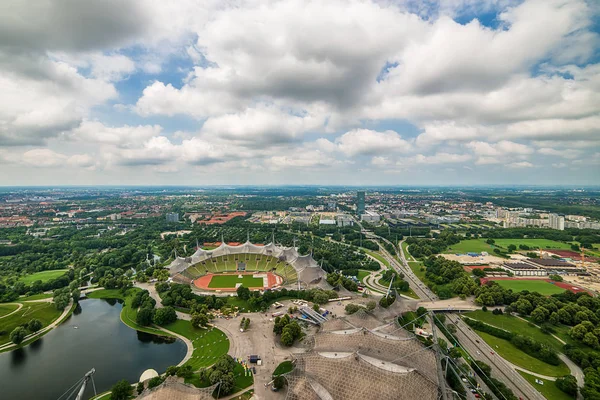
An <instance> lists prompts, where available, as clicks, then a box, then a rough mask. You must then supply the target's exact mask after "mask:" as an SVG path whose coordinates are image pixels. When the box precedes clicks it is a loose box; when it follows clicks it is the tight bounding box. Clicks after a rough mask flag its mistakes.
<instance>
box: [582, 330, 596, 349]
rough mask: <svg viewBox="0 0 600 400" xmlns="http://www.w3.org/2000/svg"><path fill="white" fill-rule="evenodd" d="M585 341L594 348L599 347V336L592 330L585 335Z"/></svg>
mask: <svg viewBox="0 0 600 400" xmlns="http://www.w3.org/2000/svg"><path fill="white" fill-rule="evenodd" d="M583 343H585V344H587V345H588V346H590V347H593V348H594V349H597V348H598V338H597V337H596V335H594V334H593V333H592V332H588V333H586V334H585V336H584V337H583Z"/></svg>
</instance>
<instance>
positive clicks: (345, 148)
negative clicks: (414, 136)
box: [335, 129, 412, 156]
mask: <svg viewBox="0 0 600 400" xmlns="http://www.w3.org/2000/svg"><path fill="white" fill-rule="evenodd" d="M335 143H336V144H337V145H338V148H339V150H340V151H341V152H343V153H344V154H346V155H348V156H356V155H359V154H360V155H375V154H380V153H389V152H398V153H408V152H410V151H411V150H412V145H411V144H410V143H409V142H407V141H406V140H404V139H402V137H401V136H400V135H399V134H398V133H396V132H394V131H385V132H377V131H373V130H369V129H355V130H352V131H350V132H346V133H344V134H343V135H342V136H340V137H339V138H337V139H336V141H335Z"/></svg>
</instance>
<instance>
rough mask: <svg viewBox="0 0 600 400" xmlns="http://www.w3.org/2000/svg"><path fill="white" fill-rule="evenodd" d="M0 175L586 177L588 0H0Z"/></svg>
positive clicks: (596, 96) (593, 8) (42, 180)
mask: <svg viewBox="0 0 600 400" xmlns="http://www.w3.org/2000/svg"><path fill="white" fill-rule="evenodd" d="M0 93H1V95H0V172H1V173H0V184H1V185H43V184H189V185H211V184H257V183H265V184H283V183H288V184H356V185H369V184H371V185H373V184H393V185H404V184H411V185H413V184H424V185H426V184H435V185H438V184H511V183H514V184H600V3H598V2H597V0H587V1H586V0H531V1H529V0H526V1H513V0H479V1H478V0H440V1H436V0H427V1H422V0H397V1H395V0H380V1H352V0H344V1H338V0H327V1H308V0H282V1H269V0H248V1H244V0H227V1H225V0H202V1H200V0H178V1H164V0H156V1H152V0H145V1H142V0H138V1H135V0H98V1H94V2H90V1H80V0H39V1H25V0H4V1H2V2H0Z"/></svg>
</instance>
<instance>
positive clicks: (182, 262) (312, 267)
mask: <svg viewBox="0 0 600 400" xmlns="http://www.w3.org/2000/svg"><path fill="white" fill-rule="evenodd" d="M230 254H261V255H265V256H271V257H275V258H278V259H279V260H281V261H284V262H286V263H288V264H290V265H291V266H292V267H293V268H294V270H296V273H297V274H298V280H300V281H301V282H304V283H307V284H308V283H316V282H319V281H320V280H321V279H322V278H323V277H325V275H326V273H325V271H323V269H322V268H321V267H320V266H319V264H318V263H317V262H316V261H315V259H314V258H313V257H312V255H311V254H308V255H300V254H299V253H298V250H297V249H296V248H295V247H282V246H278V245H276V244H274V243H269V244H267V245H265V246H258V245H255V244H254V243H251V242H250V241H246V242H245V243H243V244H241V245H239V246H231V245H228V244H226V243H224V242H221V245H220V246H219V247H217V248H216V249H213V250H204V249H201V248H198V249H197V250H196V252H194V254H192V255H191V256H190V257H177V258H176V259H175V260H174V261H173V262H171V264H170V265H169V267H168V268H169V271H170V275H171V276H174V275H176V274H178V273H181V272H183V271H184V270H186V269H187V268H189V267H191V266H193V265H195V264H198V263H200V262H203V261H206V260H209V259H211V258H215V257H221V256H225V255H230Z"/></svg>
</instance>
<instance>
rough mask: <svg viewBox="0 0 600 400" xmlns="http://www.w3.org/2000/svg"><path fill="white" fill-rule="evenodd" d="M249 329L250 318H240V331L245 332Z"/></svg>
mask: <svg viewBox="0 0 600 400" xmlns="http://www.w3.org/2000/svg"><path fill="white" fill-rule="evenodd" d="M249 327H250V318H246V317H242V320H241V321H240V329H243V330H244V331H247V330H248V328H249Z"/></svg>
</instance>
